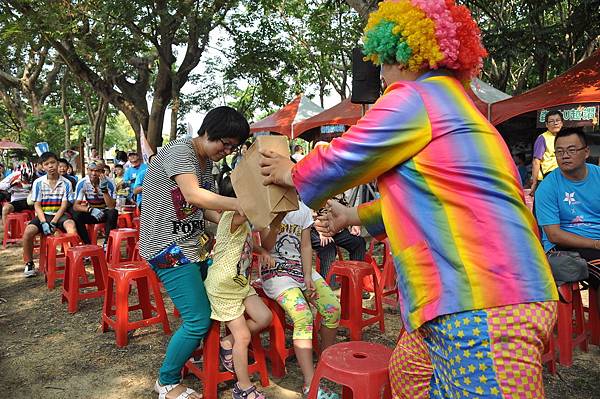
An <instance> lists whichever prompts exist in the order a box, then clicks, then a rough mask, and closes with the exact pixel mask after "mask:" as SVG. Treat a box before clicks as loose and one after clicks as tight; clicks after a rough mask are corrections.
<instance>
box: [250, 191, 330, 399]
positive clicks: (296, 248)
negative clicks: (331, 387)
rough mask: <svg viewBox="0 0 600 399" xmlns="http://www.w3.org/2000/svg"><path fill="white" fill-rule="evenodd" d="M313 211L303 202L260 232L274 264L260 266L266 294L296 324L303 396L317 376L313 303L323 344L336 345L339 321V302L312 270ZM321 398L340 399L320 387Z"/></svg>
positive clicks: (295, 342)
mask: <svg viewBox="0 0 600 399" xmlns="http://www.w3.org/2000/svg"><path fill="white" fill-rule="evenodd" d="M312 224H313V219H312V213H311V210H310V209H309V208H308V207H307V206H306V205H304V204H303V203H302V202H300V208H299V209H298V210H297V211H294V212H290V213H288V214H287V215H286V216H285V218H284V219H283V222H282V224H281V228H280V229H277V228H274V227H271V228H270V230H269V232H268V233H267V234H264V235H263V234H262V233H261V240H262V243H263V247H265V248H266V249H269V250H270V251H271V256H272V257H273V258H274V260H275V264H274V265H267V266H264V265H262V266H261V270H260V275H261V279H262V282H263V289H264V291H265V293H266V294H267V295H268V296H269V297H270V298H272V299H275V300H276V301H277V303H279V305H281V307H282V308H283V309H284V310H285V312H286V313H287V314H288V316H290V317H291V318H292V320H293V321H294V334H293V341H294V352H295V353H296V359H298V364H299V365H300V369H301V370H302V374H303V376H304V386H303V387H302V393H303V394H307V393H308V389H309V388H310V383H311V381H312V378H313V374H314V366H313V357H312V351H313V349H312V335H313V316H312V312H311V311H310V307H309V306H308V303H307V300H308V301H310V302H311V303H312V304H313V305H314V306H316V308H317V310H318V311H319V313H320V314H321V316H322V317H323V322H322V327H321V331H320V333H321V345H322V348H323V349H325V348H327V347H328V346H330V345H332V344H333V343H335V337H336V335H337V327H338V324H339V321H340V302H339V300H338V299H337V297H336V296H335V295H334V293H333V292H332V291H331V288H329V286H328V285H327V283H326V282H325V280H324V279H323V277H321V275H320V274H319V273H317V272H316V271H314V270H313V268H312V247H311V242H310V228H311V226H312ZM317 397H318V398H319V399H337V398H338V395H337V394H336V393H334V392H331V391H328V390H326V389H325V388H321V387H319V392H318V396H317Z"/></svg>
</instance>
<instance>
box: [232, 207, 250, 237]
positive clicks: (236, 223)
mask: <svg viewBox="0 0 600 399" xmlns="http://www.w3.org/2000/svg"><path fill="white" fill-rule="evenodd" d="M247 220H248V218H246V216H243V215H240V214H239V213H237V212H236V213H235V214H234V215H233V218H232V219H231V230H230V231H231V232H232V233H233V232H234V231H236V230H237V229H238V227H240V226H241V225H243V224H244V223H246V221H247Z"/></svg>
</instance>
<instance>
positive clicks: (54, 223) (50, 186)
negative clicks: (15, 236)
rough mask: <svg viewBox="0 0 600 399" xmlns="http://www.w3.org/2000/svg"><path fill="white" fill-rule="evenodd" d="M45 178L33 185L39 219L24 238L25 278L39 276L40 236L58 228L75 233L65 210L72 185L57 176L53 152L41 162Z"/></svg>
mask: <svg viewBox="0 0 600 399" xmlns="http://www.w3.org/2000/svg"><path fill="white" fill-rule="evenodd" d="M39 163H40V164H41V165H42V166H43V169H44V172H46V174H45V175H43V176H42V177H39V178H38V179H36V180H35V181H34V182H33V186H32V188H31V199H32V200H33V202H34V203H33V208H34V209H35V215H36V217H35V218H33V220H32V221H31V222H29V225H27V228H25V234H24V235H23V260H24V261H25V270H24V271H23V274H24V275H25V277H33V276H35V275H36V271H35V265H34V264H33V260H32V257H33V239H34V237H35V236H36V235H37V234H39V233H41V234H44V235H46V236H48V235H51V234H52V233H54V230H55V229H56V228H57V227H58V228H59V229H61V230H63V231H65V230H66V232H67V233H68V234H76V233H77V231H76V230H75V222H73V220H71V219H69V218H68V217H67V216H66V214H65V210H66V209H67V206H68V204H69V197H70V195H71V183H70V182H69V181H68V180H67V179H65V178H64V177H62V176H60V175H59V174H58V158H57V156H56V155H55V154H54V153H52V152H45V153H43V154H42V156H41V157H40V159H39Z"/></svg>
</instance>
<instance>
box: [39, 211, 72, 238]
mask: <svg viewBox="0 0 600 399" xmlns="http://www.w3.org/2000/svg"><path fill="white" fill-rule="evenodd" d="M44 215H45V216H46V221H47V222H48V223H50V221H51V220H52V219H53V218H54V215H48V214H47V213H45V214H44ZM67 220H70V218H68V217H67V216H66V215H62V216H61V217H60V219H58V222H56V227H58V228H59V229H61V230H62V231H63V232H66V230H65V226H64V223H65V222H66V221H67ZM29 224H32V225H34V226H35V227H37V228H38V231H39V232H40V233H41V232H42V222H40V219H38V218H37V217H34V218H33V219H32V220H31V222H29Z"/></svg>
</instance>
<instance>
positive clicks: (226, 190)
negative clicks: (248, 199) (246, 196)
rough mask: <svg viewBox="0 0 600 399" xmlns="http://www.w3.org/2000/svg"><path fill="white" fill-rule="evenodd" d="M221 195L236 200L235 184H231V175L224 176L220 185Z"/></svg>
mask: <svg viewBox="0 0 600 399" xmlns="http://www.w3.org/2000/svg"><path fill="white" fill-rule="evenodd" d="M219 194H220V195H222V196H223V197H232V198H236V196H235V190H234V189H233V184H231V177H230V176H229V175H227V176H224V177H223V178H222V179H221V182H220V183H219Z"/></svg>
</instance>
